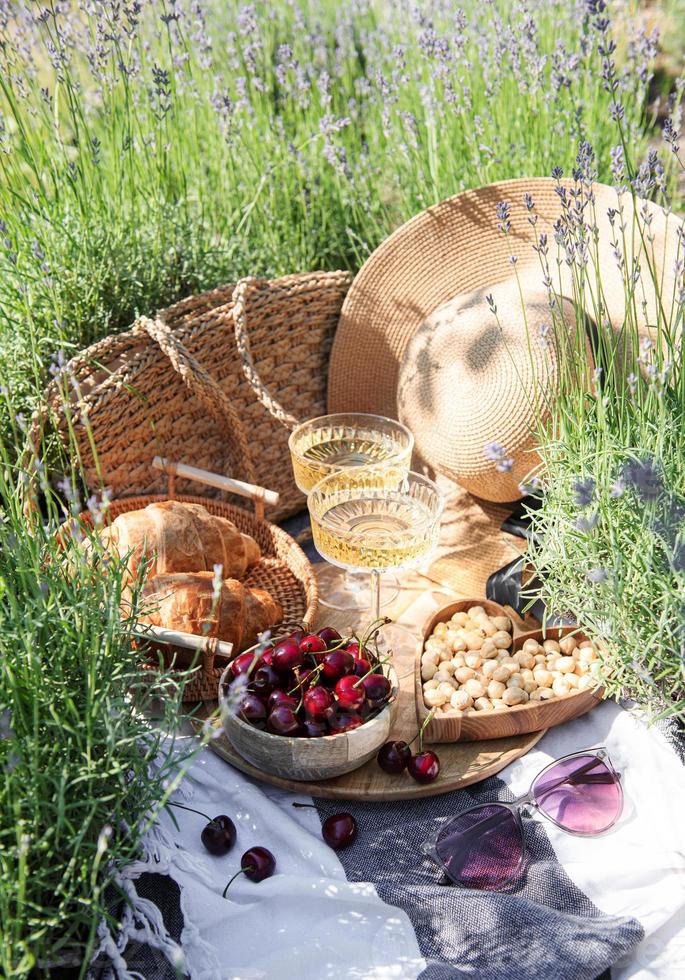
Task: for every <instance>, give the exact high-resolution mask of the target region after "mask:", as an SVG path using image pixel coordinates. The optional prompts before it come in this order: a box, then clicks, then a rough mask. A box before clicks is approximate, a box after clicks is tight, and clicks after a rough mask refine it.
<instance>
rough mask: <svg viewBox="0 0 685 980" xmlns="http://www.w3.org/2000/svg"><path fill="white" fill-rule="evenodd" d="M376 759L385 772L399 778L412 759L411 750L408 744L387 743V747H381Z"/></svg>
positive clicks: (398, 742)
mask: <svg viewBox="0 0 685 980" xmlns="http://www.w3.org/2000/svg"><path fill="white" fill-rule="evenodd" d="M376 758H377V762H378V765H379V766H380V767H381V769H382V770H383V771H384V772H389V773H391V774H392V775H393V776H397V775H399V774H400V773H401V772H402V771H403V770H404V769H406V768H407V763H408V762H409V760H410V759H411V749H410V748H409V746H408V745H407V743H406V742H402V741H397V742H386V743H385V745H381V747H380V750H379V752H378V756H377V757H376Z"/></svg>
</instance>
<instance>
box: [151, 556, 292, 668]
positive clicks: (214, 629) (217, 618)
mask: <svg viewBox="0 0 685 980" xmlns="http://www.w3.org/2000/svg"><path fill="white" fill-rule="evenodd" d="M142 604H143V612H142V615H140V616H139V619H140V621H141V622H144V623H151V624H152V625H153V626H163V627H164V628H165V629H173V630H181V631H182V632H184V633H195V634H196V635H197V636H215V637H218V639H220V640H226V641H228V642H229V643H232V644H233V649H234V652H236V653H238V652H240V651H241V650H244V649H246V648H247V647H250V646H252V645H253V644H254V643H256V641H257V637H258V635H259V633H262V632H263V631H264V630H266V629H269V627H271V626H275V625H276V623H278V622H280V620H281V619H282V618H283V607H282V606H281V604H280V603H279V602H277V600H276V599H274V598H273V597H272V596H271V594H270V593H269V592H266V591H264V589H249V588H246V587H245V586H244V585H243V584H242V582H238V581H236V579H230V578H229V579H224V581H222V583H221V587H220V589H219V593H218V598H217V599H216V602H215V596H214V586H213V575H212V573H211V572H189V573H180V574H179V573H177V574H171V575H156V576H154V577H153V578H151V579H149V580H148V581H147V582H146V583H145V585H144V586H143V590H142Z"/></svg>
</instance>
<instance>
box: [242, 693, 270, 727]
mask: <svg viewBox="0 0 685 980" xmlns="http://www.w3.org/2000/svg"><path fill="white" fill-rule="evenodd" d="M238 714H239V715H240V717H241V718H242V719H243V720H244V721H247V722H249V723H250V724H251V725H254V724H255V722H259V721H264V719H265V718H266V706H265V704H264V702H263V701H262V700H261V699H260V698H258V697H257V695H256V694H252V693H251V692H250V691H248V692H247V693H246V694H244V695H243V697H242V698H241V699H240V704H239V707H238Z"/></svg>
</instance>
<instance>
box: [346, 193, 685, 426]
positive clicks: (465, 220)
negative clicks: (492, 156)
mask: <svg viewBox="0 0 685 980" xmlns="http://www.w3.org/2000/svg"><path fill="white" fill-rule="evenodd" d="M563 184H564V186H565V187H566V188H567V189H570V188H571V187H572V184H571V182H563ZM557 187H558V184H557V181H555V180H552V179H551V178H544V177H541V178H533V179H515V180H508V181H503V182H501V183H496V184H490V185H488V186H486V187H480V188H477V189H475V190H470V191H465V192H464V193H462V194H457V195H456V196H455V197H451V198H448V199H447V200H445V201H442V202H441V203H440V204H436V205H435V206H433V207H430V208H427V209H426V210H425V211H422V212H421V213H420V214H418V215H416V216H415V217H414V218H412V219H411V220H410V221H408V222H407V223H406V224H404V225H402V226H401V227H400V228H398V229H397V230H396V231H395V232H393V234H392V235H390V237H389V238H387V239H386V240H385V241H384V242H383V243H382V244H381V245H380V246H379V247H378V248H377V249H376V251H375V252H373V254H372V255H371V256H370V257H369V259H368V260H367V262H366V263H365V264H364V266H363V267H362V269H361V270H360V272H359V273H358V275H357V276H356V277H355V279H354V281H353V283H352V286H351V287H350V290H349V292H348V294H347V296H346V298H345V302H344V305H343V308H342V312H341V316H340V320H339V324H338V329H337V332H336V336H335V340H334V343H333V349H332V352H331V360H330V367H329V380H328V409H329V411H330V412H349V411H358V412H371V413H377V414H381V415H388V416H392V417H397V385H398V378H399V369H400V363H401V361H402V357H403V355H404V352H405V350H406V348H407V345H408V343H409V341H410V340H411V338H412V337H413V336H414V334H415V333H416V331H417V330H418V329H419V327H420V326H421V325H422V324H423V323H424V321H425V320H426V318H427V317H428V316H429V315H430V314H431V313H432V312H433V311H434V310H436V309H437V308H438V307H440V306H442V305H443V304H445V303H447V302H448V301H449V300H451V299H453V298H454V297H456V296H459V295H461V294H465V293H470V292H472V291H474V290H477V289H485V288H487V287H488V286H491V285H495V284H497V283H500V282H503V281H505V280H506V279H509V278H510V277H511V275H512V262H511V256H512V254H513V255H514V256H515V258H516V272H517V274H518V275H519V276H520V277H521V278H522V280H524V281H526V282H529V283H531V284H533V283H534V284H535V287H536V288H539V287H540V285H541V284H542V280H543V271H542V269H541V266H540V260H539V257H538V254H537V253H536V252H535V251H534V249H533V245H534V244H535V243H536V241H537V239H538V236H539V235H540V234H541V233H544V234H546V235H547V238H548V243H549V247H550V258H551V260H552V263H553V266H554V270H555V272H556V253H557V245H556V243H555V238H554V224H555V222H556V221H557V220H558V219H559V217H560V215H561V202H560V198H559V194H558V191H557ZM592 190H593V194H594V205H593V211H594V219H595V221H596V224H597V231H598V234H597V239H596V246H595V249H596V252H595V254H594V255H592V256H591V260H590V261H591V262H592V263H593V264H594V262H599V263H600V267H601V278H602V290H603V299H604V306H605V308H604V310H603V312H602V315H603V316H605V317H606V319H607V320H608V321H609V322H610V323H611V325H612V327H613V328H614V329H615V330H617V331H618V330H621V328H622V326H623V323H624V319H625V298H624V297H625V291H624V277H623V274H622V273H621V271H620V270H619V267H618V264H617V261H616V258H615V256H614V245H613V244H612V238H614V236H615V231H614V229H613V228H612V225H611V223H610V221H609V217H608V212H609V210H610V209H612V208H613V209H615V208H617V207H618V200H619V199H618V195H617V192H616V190H615V189H614V188H612V187H608V186H606V185H603V184H594V185H593V188H592ZM524 194H529V195H531V197H532V199H533V202H534V205H535V214H536V215H537V221H536V223H535V224H533V223H531V221H530V220H529V219H530V218H531V216H532V215H531V213H530V212H529V211H528V210H527V208H526V206H525V204H524V200H523V198H524ZM501 201H507V202H509V203H510V205H511V230H510V231H509V233H508V234H507V235H504V234H503V233H502V232H501V231H500V230H498V228H497V217H496V207H497V205H498V204H499V203H500V202H501ZM621 202H622V207H623V209H624V221H625V222H626V223H627V224H628V225H629V223H630V221H631V220H632V215H633V203H632V197H631V195H630V193H628V192H626V193H624V194H623V195H622V196H621ZM643 203H644V202H640V206H641V207H642V205H643ZM648 207H649V211H650V214H651V215H652V220H651V224H650V227H649V238H650V241H649V242H648V243H645V242H644V241H642V242H640V241H638V242H637V244H636V245H635V246H634V247H633V245H632V244H631V241H630V232H629V234H628V241H627V243H625V244H626V247H625V248H624V251H625V252H626V253H627V254H626V255H625V256H624V258H625V262H626V265H627V266H628V268H630V263H631V262H632V260H633V258H634V257H635V258H637V259H638V260H639V259H640V257H642V260H643V264H646V262H647V259H649V264H650V266H651V267H652V268H653V269H655V270H656V278H657V279H659V280H660V281H661V283H662V285H661V289H660V292H661V295H662V296H665V297H669V298H670V297H672V296H675V294H676V289H675V261H676V257H677V254H678V246H677V234H676V229H677V227H678V226H681V222H680V219H678V218H676V217H675V216H673V215H667V214H666V212H665V211H664V210H663V209H662V208H659V207H658V206H656V205H653V204H649V205H648ZM622 248H623V245H622ZM645 248H647V249H648V253H649V254H648V255H644V254H643V253H644V249H645ZM633 252H634V255H633V254H632V253H633ZM593 278H594V277H593V275H589V276H588V288H587V290H586V295H585V305H586V313H587V315H588V316H589V317H590V318H591V319H595V313H596V310H597V297H596V296H595V295H594V292H595V291H594V289H593ZM644 279H645V281H644V283H643V288H644V290H645V300H646V305H645V307H644V309H643V307H642V306H640V307H639V309H637V311H636V317H637V320H638V323H637V327H638V330H639V331H648V330H649V326H650V324H651V325H653V324H654V323H656V318H657V313H656V310H657V302H658V299H657V297H656V296H655V295H654V290H653V288H652V286H651V279H650V278H648V277H644ZM556 288H560V291H561V292H562V295H566V296H567V297H568V298H571V296H570V295H569V294H570V292H571V287H570V285H569V284H568V283H567V282H565V281H564V278H563V267H562V281H561V283H560V287H559V286H558V287H556Z"/></svg>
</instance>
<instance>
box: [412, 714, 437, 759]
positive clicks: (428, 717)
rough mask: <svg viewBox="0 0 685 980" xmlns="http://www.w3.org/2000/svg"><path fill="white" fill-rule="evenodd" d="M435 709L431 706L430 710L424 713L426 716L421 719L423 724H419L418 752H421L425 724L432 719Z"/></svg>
mask: <svg viewBox="0 0 685 980" xmlns="http://www.w3.org/2000/svg"><path fill="white" fill-rule="evenodd" d="M436 710H437V709H436V708H431V709H430V711H429V712H428V714H427V715H426V717H425V718H424V719H423V725H421V728H420V729H419V732H418V735H419V752H423V733H424V731H425V730H426V726H427V725H428V724H429V723H430V722H431V721H432V719H433V715H434V714H435V712H436ZM412 741H413V739H412Z"/></svg>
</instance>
